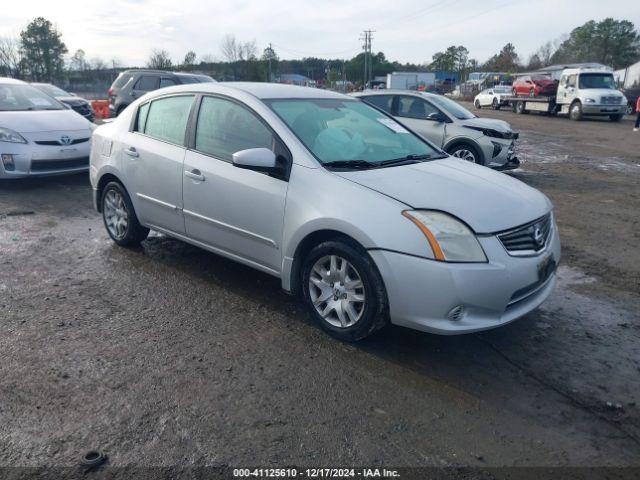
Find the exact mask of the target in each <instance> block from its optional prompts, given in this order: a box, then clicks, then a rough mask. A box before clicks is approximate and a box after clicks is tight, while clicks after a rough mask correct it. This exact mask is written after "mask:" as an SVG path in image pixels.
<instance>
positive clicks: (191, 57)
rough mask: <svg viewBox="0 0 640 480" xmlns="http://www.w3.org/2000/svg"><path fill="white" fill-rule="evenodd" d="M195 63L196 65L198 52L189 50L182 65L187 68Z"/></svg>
mask: <svg viewBox="0 0 640 480" xmlns="http://www.w3.org/2000/svg"><path fill="white" fill-rule="evenodd" d="M195 63H196V52H194V51H193V50H189V51H188V52H187V54H186V55H185V56H184V60H183V61H182V65H183V66H185V67H191V66H193V64H195Z"/></svg>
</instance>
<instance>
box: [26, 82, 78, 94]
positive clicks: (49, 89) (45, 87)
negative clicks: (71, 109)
mask: <svg viewBox="0 0 640 480" xmlns="http://www.w3.org/2000/svg"><path fill="white" fill-rule="evenodd" d="M34 87H36V88H37V89H38V90H42V91H43V92H44V93H46V94H47V95H51V96H52V97H71V96H72V95H71V94H70V93H68V92H65V91H64V90H62V89H61V88H58V87H56V86H55V85H49V84H41V85H34Z"/></svg>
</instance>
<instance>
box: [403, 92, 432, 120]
mask: <svg viewBox="0 0 640 480" xmlns="http://www.w3.org/2000/svg"><path fill="white" fill-rule="evenodd" d="M434 113H435V114H437V113H439V111H438V109H437V108H435V107H434V106H433V105H431V104H430V103H427V102H426V101H424V100H423V99H422V98H419V97H410V96H402V97H400V98H399V101H398V117H404V118H416V119H419V120H428V117H429V115H431V114H434Z"/></svg>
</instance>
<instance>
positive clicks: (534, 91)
mask: <svg viewBox="0 0 640 480" xmlns="http://www.w3.org/2000/svg"><path fill="white" fill-rule="evenodd" d="M529 96H530V97H535V96H536V90H535V88H532V89H531V90H529Z"/></svg>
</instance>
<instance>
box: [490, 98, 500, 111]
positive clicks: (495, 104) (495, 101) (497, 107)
mask: <svg viewBox="0 0 640 480" xmlns="http://www.w3.org/2000/svg"><path fill="white" fill-rule="evenodd" d="M491 106H492V107H493V109H494V110H500V102H499V101H498V99H497V98H494V99H493V102H491Z"/></svg>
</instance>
